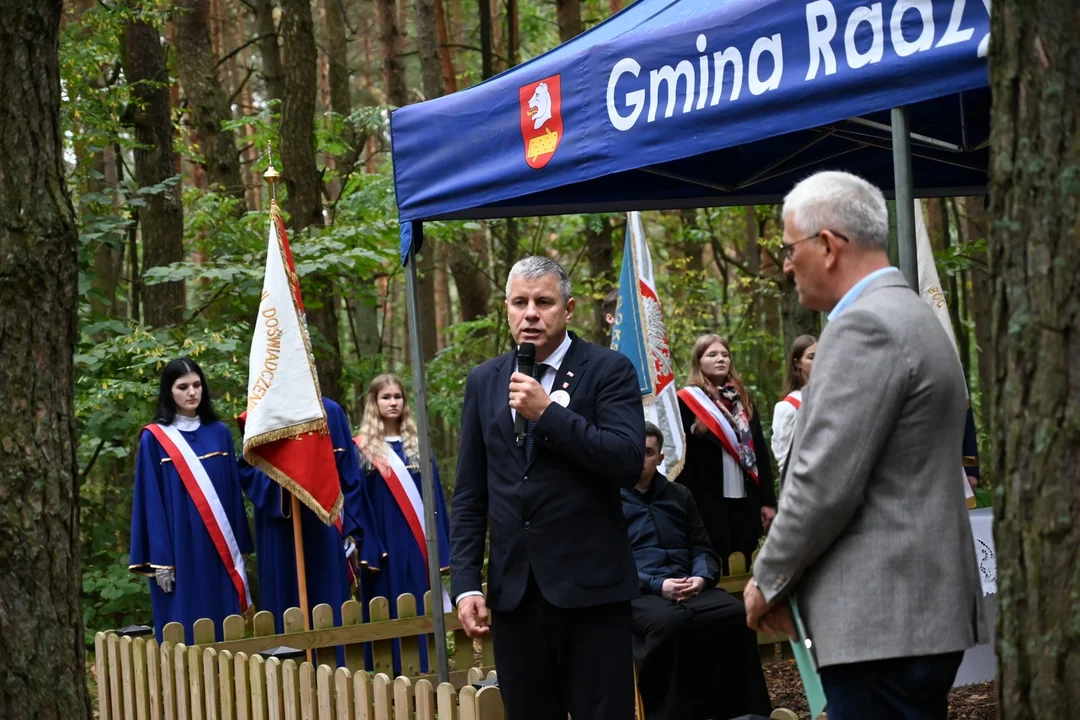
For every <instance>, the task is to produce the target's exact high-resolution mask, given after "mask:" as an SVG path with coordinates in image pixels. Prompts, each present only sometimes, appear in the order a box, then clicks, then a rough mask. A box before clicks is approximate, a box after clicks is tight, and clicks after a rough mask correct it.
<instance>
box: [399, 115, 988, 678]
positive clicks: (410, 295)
mask: <svg viewBox="0 0 1080 720" xmlns="http://www.w3.org/2000/svg"><path fill="white" fill-rule="evenodd" d="M962 109H963V104H962V103H961V110H962ZM891 120H892V124H891V126H885V125H883V124H881V123H875V122H872V121H869V120H864V119H863V118H853V119H851V120H850V122H854V123H857V124H861V125H864V126H868V127H872V128H874V129H877V130H885V129H888V130H890V131H891V133H892V157H893V175H894V178H895V191H894V192H895V199H896V226H897V227H896V230H897V244H898V246H899V265H900V270H901V272H903V273H904V278H905V279H906V280H907V281H908V284H909V285H911V287H912V288H913V289H914V290H915V291H916V292H918V290H919V279H918V268H917V263H916V249H915V211H914V205H913V203H914V198H915V192H914V187H913V184H912V182H913V178H912V166H911V157H912V148H911V144H912V140H915V141H917V142H920V143H923V144H926V145H931V146H934V147H938V148H940V149H944V150H950V151H953V152H960V151H963V149H964V148H963V147H960V146H957V145H953V144H951V143H946V142H943V141H941V140H936V139H934V138H930V137H925V136H921V135H913V134H912V133H911V128H910V123H909V117H908V109H907V108H906V107H898V108H893V109H892V111H891ZM961 130H962V132H963V136H964V140H963V144H964V145H965V146H966V145H967V140H966V135H967V133H966V132H965V127H964V123H963V113H961ZM834 132H838V130H837V128H834V127H830V128H828V130H826V131H825V132H823V134H822V136H821V139H823V138H824V137H827V136H828V135H830V134H832V133H834ZM841 132H842V131H841ZM851 139H852V140H854V138H851ZM814 142H817V140H814V141H813V142H812V143H810V144H808V145H804V146H803V147H802V148H800V149H799V150H797V151H796V152H794V153H792V154H791V155H789V156H788V157H787V158H784V160H782V161H780V162H779V163H774V164H773V165H772V166H770V167H769V168H766V169H765V170H764V171H762V172H760V173H758V175H756V176H754V178H753V179H754V181H755V182H756V181H759V180H761V179H762V176H764V175H767V174H768V173H769V172H770V171H772V170H774V169H775V168H776V167H778V166H779V165H781V164H782V163H783V162H785V161H787V160H790V159H792V158H793V157H795V156H797V155H798V154H799V153H801V152H803V151H804V150H806V149H807V148H808V147H810V146H811V145H812V144H814ZM856 143H862V144H864V145H875V143H870V142H867V141H865V140H862V141H856ZM818 162H820V161H818ZM642 169H643V170H645V171H646V172H650V173H653V174H656V175H664V176H667V177H671V178H672V179H676V180H685V181H687V182H693V183H695V184H702V183H700V182H698V181H693V180H689V179H687V178H678V177H674V176H672V175H670V174H668V173H665V172H662V171H659V170H654V169H649V168H642ZM788 172H790V171H788ZM712 189H716V190H725V189H726V188H712ZM487 215H489V213H485V217H486V216H487ZM454 216H455V217H456V218H459V219H466V218H471V219H480V218H479V217H477V216H475V215H470V214H469V213H468V212H467V211H466V213H464V214H458V213H454ZM411 230H412V242H411V243H409V252H408V256H407V257H406V260H405V288H406V295H407V303H406V304H407V309H408V322H409V347H410V355H411V358H410V359H411V363H412V377H413V391H414V394H415V401H414V409H415V412H416V424H417V431H418V432H419V435H420V476H421V480H422V484H423V497H424V525H425V527H426V531H427V548H428V580H429V582H430V584H431V588H432V593H431V598H432V604H433V605H435V604H436V602H438V603H439V607H438V608H436V609H434V610H433V609H432V608H425V611H426V612H430V613H431V615H432V620H433V624H434V633H435V657H436V664H437V666H438V668H437V670H438V674H439V682H447V681H449V678H450V669H449V663H448V655H447V649H446V620H445V618H444V616H443V614H442V612H441V600H438V598H439V597H440V595H441V593H437V592H435V590H436V589H437V588H438V587H439V584H440V583H442V574H441V572H440V568H439V543H438V528H437V526H436V524H435V521H436V518H435V477H434V475H433V473H432V463H431V435H430V425H429V422H428V406H427V376H426V371H425V368H424V348H423V345H422V340H421V331H420V322H421V321H420V295H419V288H418V286H417V277H416V248H417V247H419V246H421V245H422V243H423V239H424V221H423V220H414V221H411ZM455 606H456V603H455Z"/></svg>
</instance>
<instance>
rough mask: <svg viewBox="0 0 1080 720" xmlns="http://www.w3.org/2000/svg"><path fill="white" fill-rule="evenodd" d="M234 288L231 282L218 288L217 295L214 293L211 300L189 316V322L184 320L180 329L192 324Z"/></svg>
mask: <svg viewBox="0 0 1080 720" xmlns="http://www.w3.org/2000/svg"><path fill="white" fill-rule="evenodd" d="M232 286H233V284H232V283H231V282H227V283H225V284H224V285H222V286H221V287H220V288H218V291H217V292H216V293H214V295H213V296H212V297H211V298H210V299H209V300H207V301H206V302H205V303H203V304H202V306H200V307H199V308H197V309H196V310H195V311H194V312H193V313H191V315H190V316H188V318H187V320H184V321H183V322H181V323H180V325H179V326H178V327H183V326H184V325H187V324H188V323H189V322H191V321H192V320H194V319H195V318H197V317H199V316H200V315H202V314H203V312H205V311H206V309H207V308H209V307H210V306H211V305H213V304H214V303H216V302H217V301H218V299H219V298H220V297H221V296H222V295H224V294H225V291H226V290H228V289H229V288H231V287H232Z"/></svg>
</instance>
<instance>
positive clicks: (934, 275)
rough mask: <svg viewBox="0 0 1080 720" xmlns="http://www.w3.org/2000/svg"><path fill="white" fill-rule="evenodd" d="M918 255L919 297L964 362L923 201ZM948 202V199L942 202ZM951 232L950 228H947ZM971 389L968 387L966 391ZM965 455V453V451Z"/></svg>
mask: <svg viewBox="0 0 1080 720" xmlns="http://www.w3.org/2000/svg"><path fill="white" fill-rule="evenodd" d="M914 202H915V254H916V262H917V263H918V266H919V297H921V298H922V299H923V300H924V301H926V304H927V305H929V306H930V309H931V310H933V311H934V315H936V316H937V319H938V321H939V322H940V323H941V326H942V327H943V328H945V334H946V335H947V336H948V337H949V342H951V343H952V346H953V350H955V351H956V361H957V362H960V350H959V347H958V346H957V344H956V335H955V334H953V325H952V318H950V317H949V305H948V303H947V302H946V301H945V291H944V290H943V289H942V287H941V280H940V278H939V277H938V271H937V265H935V264H934V250H933V248H931V247H930V234H929V233H928V232H927V231H926V219H925V217H923V209H922V203H921V202H920V201H919V200H915V201H914ZM942 202H944V201H942ZM946 232H947V230H946ZM966 390H967V388H966V387H965V392H966ZM961 455H962V454H961ZM960 477H961V478H962V479H963V482H964V499H965V500H966V501H967V505H968V507H969V508H973V507H975V504H976V502H975V492H974V491H973V490H972V489H971V485H969V484H968V479H967V473H966V472H964V469H963V467H962V466H961V468H960Z"/></svg>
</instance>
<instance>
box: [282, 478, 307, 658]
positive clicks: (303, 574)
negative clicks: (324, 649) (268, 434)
mask: <svg viewBox="0 0 1080 720" xmlns="http://www.w3.org/2000/svg"><path fill="white" fill-rule="evenodd" d="M282 492H285V490H284V488H283V489H282ZM289 496H290V497H291V498H292V528H293V545H294V546H295V548H296V588H297V590H298V591H299V592H300V612H302V613H304V631H305V632H307V631H308V630H311V613H310V611H309V610H308V596H307V563H306V562H305V560H304V532H303V529H302V527H301V523H300V501H299V500H297V499H296V496H295V495H293V494H292V493H289ZM305 652H306V654H307V661H308V662H311V648H308V649H307V650H306V651H305Z"/></svg>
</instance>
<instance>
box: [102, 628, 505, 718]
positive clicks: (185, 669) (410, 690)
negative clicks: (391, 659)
mask: <svg viewBox="0 0 1080 720" xmlns="http://www.w3.org/2000/svg"><path fill="white" fill-rule="evenodd" d="M96 644H97V647H96V650H97V668H98V687H99V694H98V718H99V720H436V717H438V719H439V720H503V718H504V717H505V716H504V713H503V705H502V698H501V696H500V693H499V689H498V688H497V687H485V688H482V689H480V690H479V691H477V690H476V689H475V688H474V687H472V683H475V682H479V681H480V680H482V679H483V678H484V674H483V671H482V670H480V668H471V669H470V670H469V671H468V672H467V682H466V684H465V685H464V686H463V687H461V688H460V689H458V688H456V687H455V686H454V685H453V684H452V683H449V682H446V683H441V684H439V685H438V686H436V685H435V684H433V683H432V682H431V681H430V680H428V679H426V678H422V679H418V680H415V681H414V680H411V679H410V678H408V677H405V676H399V677H397V678H394V679H390V677H389V676H388V675H386V673H375V674H373V675H372V674H369V673H367V672H365V671H364V670H358V671H356V672H353V671H351V670H349V669H348V668H337V669H336V670H335V669H334V668H332V667H330V666H329V665H319V666H318V668H316V667H315V666H314V665H313V664H312V663H309V662H300V663H297V662H296V661H295V660H292V659H289V660H285V661H284V662H282V661H280V660H279V659H278V658H276V657H270V658H265V659H264V658H263V657H262V656H261V655H259V654H254V655H250V656H249V655H248V654H247V653H245V652H237V653H236V654H233V653H232V652H230V651H228V650H221V651H218V650H216V649H214V648H212V647H199V646H192V647H188V646H186V645H184V644H183V643H176V644H174V643H171V642H169V641H167V640H166V641H163V642H162V643H161V645H160V646H159V645H158V643H157V641H156V640H154V639H153V638H149V639H147V638H142V637H136V638H132V637H129V636H124V637H121V636H118V635H116V634H110V635H106V634H105V633H99V634H98V636H97V638H96Z"/></svg>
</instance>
